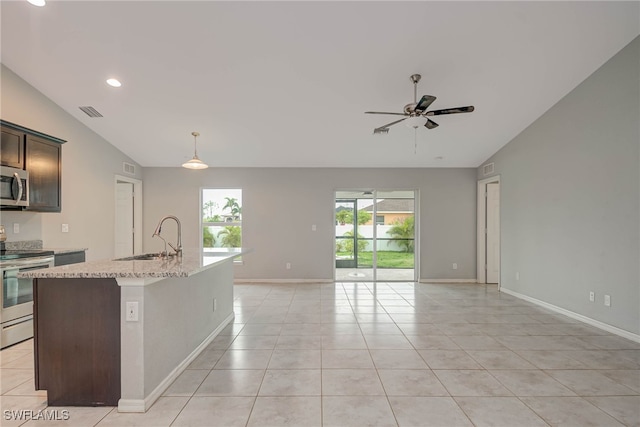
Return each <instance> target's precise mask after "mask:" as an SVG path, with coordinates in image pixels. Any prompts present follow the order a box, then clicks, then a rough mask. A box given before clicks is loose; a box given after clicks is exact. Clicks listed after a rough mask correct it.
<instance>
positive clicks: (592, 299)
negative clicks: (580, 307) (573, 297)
mask: <svg viewBox="0 0 640 427" xmlns="http://www.w3.org/2000/svg"><path fill="white" fill-rule="evenodd" d="M595 300H596V293H595V292H593V291H591V292H589V301H591V302H594V301H595Z"/></svg>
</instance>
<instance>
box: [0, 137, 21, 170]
mask: <svg viewBox="0 0 640 427" xmlns="http://www.w3.org/2000/svg"><path fill="white" fill-rule="evenodd" d="M0 164H1V165H2V166H11V167H12V168H18V169H24V133H22V132H18V131H15V130H13V129H9V128H6V127H4V126H3V127H2V142H0Z"/></svg>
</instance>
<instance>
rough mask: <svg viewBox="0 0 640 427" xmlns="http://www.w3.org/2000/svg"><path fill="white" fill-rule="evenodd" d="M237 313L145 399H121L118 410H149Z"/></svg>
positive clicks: (211, 334) (224, 322) (226, 320)
mask: <svg viewBox="0 0 640 427" xmlns="http://www.w3.org/2000/svg"><path fill="white" fill-rule="evenodd" d="M234 317H235V314H234V313H233V312H232V313H231V314H230V315H229V316H227V318H226V319H224V320H223V321H222V323H221V324H220V325H219V326H218V327H217V328H215V329H214V330H213V332H211V333H210V334H209V336H208V337H207V338H205V340H204V341H202V342H201V343H200V345H198V346H197V347H196V348H195V349H194V350H193V351H192V352H191V353H190V354H189V355H188V356H187V357H186V358H185V359H184V360H183V361H182V362H180V364H179V365H178V366H176V367H175V368H174V369H173V370H172V371H171V372H170V373H169V375H167V376H166V378H165V379H163V380H162V381H160V384H158V386H157V387H156V388H155V389H154V390H153V391H152V392H151V393H149V395H148V396H147V397H145V398H144V399H120V400H119V401H118V412H147V410H148V409H149V408H150V407H151V405H153V404H154V403H155V401H156V400H158V398H159V397H160V396H161V395H162V393H164V392H165V390H166V389H168V388H169V386H170V385H171V384H172V383H173V382H174V381H175V380H176V378H178V376H180V374H181V373H182V372H183V371H184V370H185V369H187V366H189V365H190V364H191V362H193V361H194V360H195V359H196V357H198V356H199V355H200V353H202V351H203V350H204V349H205V348H207V346H208V345H209V344H211V341H213V339H214V338H215V337H217V336H218V334H219V333H220V332H221V331H222V330H223V329H224V328H225V327H226V326H227V325H228V324H229V323H231V321H232V320H233V318H234Z"/></svg>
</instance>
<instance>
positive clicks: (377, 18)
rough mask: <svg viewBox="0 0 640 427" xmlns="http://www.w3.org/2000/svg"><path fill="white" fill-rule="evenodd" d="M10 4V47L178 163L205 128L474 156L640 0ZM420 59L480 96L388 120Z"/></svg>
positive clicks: (605, 54) (265, 147) (241, 143)
mask: <svg viewBox="0 0 640 427" xmlns="http://www.w3.org/2000/svg"><path fill="white" fill-rule="evenodd" d="M0 13H1V24H2V29H1V31H2V33H1V36H2V39H1V43H2V44H1V60H2V63H3V64H5V65H6V66H7V67H9V68H10V69H11V70H13V71H14V72H16V73H17V74H18V75H19V76H21V77H22V78H23V79H25V80H26V81H27V82H28V83H30V84H31V85H33V86H34V87H35V88H37V89H38V90H40V91H41V92H42V93H44V94H45V95H46V96H47V97H49V98H50V99H52V100H53V101H54V102H55V103H57V104H58V105H60V106H61V107H62V108H63V109H65V110H66V111H68V112H69V114H71V115H72V116H74V117H76V118H77V119H78V120H79V121H81V122H82V123H84V124H85V125H86V126H88V127H89V128H91V129H92V130H94V131H95V132H96V133H98V134H99V135H101V136H102V137H104V138H105V139H106V140H108V141H109V142H110V143H112V144H113V145H115V146H116V147H118V148H119V149H120V150H122V151H123V152H124V153H126V154H127V155H129V156H131V157H132V158H133V159H134V160H136V161H137V162H139V163H140V164H141V165H143V166H179V165H180V164H181V163H182V162H184V161H185V160H187V159H189V158H191V156H192V155H193V137H192V136H191V132H192V131H198V132H200V134H201V136H200V137H199V139H198V152H199V155H200V157H201V158H202V159H203V160H204V161H206V162H207V163H209V164H210V165H212V166H229V167H235V166H248V167H252V166H267V167H324V166H327V167H476V166H478V165H480V164H481V163H482V162H483V161H484V160H486V159H487V158H488V157H489V156H490V155H492V154H493V153H495V152H496V151H497V150H498V149H500V148H501V147H502V146H503V145H505V144H506V143H508V142H509V141H510V140H511V139H512V138H513V137H515V136H516V135H517V134H518V133H520V132H521V131H523V130H524V129H525V128H526V127H527V126H529V125H530V124H531V123H532V122H533V121H535V120H536V119H537V118H538V117H539V116H540V115H542V114H543V113H544V112H545V111H547V110H548V109H549V108H550V107H551V106H553V105H554V104H555V103H556V102H558V101H559V100H560V99H561V98H562V97H563V96H565V95H566V94H567V93H569V92H570V91H571V90H572V89H574V88H575V87H576V86H577V85H578V84H579V83H580V82H582V81H583V80H584V79H585V78H586V77H588V76H589V75H590V74H591V73H593V72H594V71H595V70H596V69H598V67H600V66H601V65H602V64H603V63H605V62H606V61H607V60H608V59H609V58H611V57H612V56H613V55H614V54H615V53H616V52H618V51H619V50H620V49H622V48H623V47H624V46H625V45H626V44H627V43H629V42H630V41H631V40H633V39H634V38H635V37H637V36H638V34H640V19H639V18H638V17H639V16H640V3H638V2H613V1H603V2H591V1H588V2H580V1H574V2H535V1H532V2H524V1H514V2H432V1H427V2H419V1H414V2H399V1H393V2H392V1H389V2H377V1H376V2H369V1H356V2H328V1H327V2H322V1H321V2H304V1H300V2H269V1H258V2H217V1H194V2H186V1H135V2H134V1H113V2H111V1H77V2H76V1H49V2H48V4H47V5H46V6H45V7H41V8H39V7H35V6H32V5H30V4H28V3H27V2H26V1H9V2H7V1H3V2H1V3H0ZM414 73H419V74H421V75H422V81H421V82H420V84H419V86H418V97H420V96H421V95H424V94H429V95H434V96H436V97H437V100H436V101H435V102H434V103H433V105H432V108H433V109H441V108H447V107H457V106H466V105H473V106H475V112H473V113H470V114H456V115H448V116H443V117H438V118H437V122H438V123H439V124H440V126H439V127H438V128H436V129H432V130H428V129H426V128H419V129H417V130H416V131H414V130H413V129H411V128H408V127H406V126H403V125H402V124H398V125H395V126H393V127H391V128H390V131H389V133H388V134H387V135H373V132H372V131H373V129H374V128H375V127H378V126H381V125H383V124H385V123H388V122H391V121H393V120H394V117H393V116H378V115H365V114H363V113H364V111H369V110H377V111H397V112H401V111H402V108H403V107H404V105H405V104H407V103H410V102H412V101H413V87H412V84H411V82H410V81H409V76H410V75H411V74H414ZM110 77H116V78H118V79H119V80H120V81H121V82H122V87H120V88H117V89H116V88H112V87H110V86H108V85H107V84H106V83H105V80H106V79H107V78H110ZM3 102H4V100H3ZM593 102H594V103H597V102H598V100H597V99H594V100H593ZM79 106H92V107H94V108H95V109H96V110H98V111H99V112H100V113H101V114H102V115H103V116H104V117H101V118H90V117H88V116H87V115H85V113H83V112H82V111H80V110H79V108H78V107H79ZM59 136H60V137H63V138H64V135H59Z"/></svg>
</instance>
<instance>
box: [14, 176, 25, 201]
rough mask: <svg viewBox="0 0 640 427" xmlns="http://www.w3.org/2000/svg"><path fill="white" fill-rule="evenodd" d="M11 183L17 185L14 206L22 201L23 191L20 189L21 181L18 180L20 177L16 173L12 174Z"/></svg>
mask: <svg viewBox="0 0 640 427" xmlns="http://www.w3.org/2000/svg"><path fill="white" fill-rule="evenodd" d="M13 182H16V183H18V197H17V198H16V205H17V204H18V203H20V200H21V199H22V192H23V191H24V189H23V188H22V180H21V179H20V175H18V173H17V172H14V174H13Z"/></svg>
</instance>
